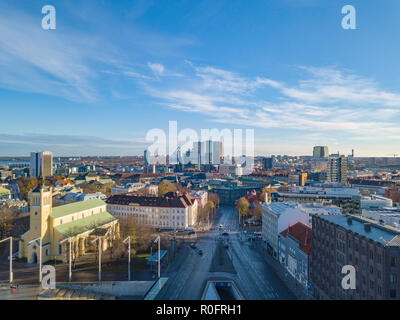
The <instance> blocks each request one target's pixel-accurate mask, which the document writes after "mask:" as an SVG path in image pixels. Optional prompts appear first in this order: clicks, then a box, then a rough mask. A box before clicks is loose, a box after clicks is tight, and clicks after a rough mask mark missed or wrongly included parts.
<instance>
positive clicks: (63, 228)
mask: <svg viewBox="0 0 400 320" xmlns="http://www.w3.org/2000/svg"><path fill="white" fill-rule="evenodd" d="M89 201H91V200H89ZM83 202H86V201H83ZM114 220H116V218H114V217H113V216H112V215H111V214H110V213H108V212H107V211H104V212H101V213H98V214H94V215H92V216H89V217H86V218H83V219H78V220H75V221H72V222H68V223H65V224H60V225H58V226H56V227H54V228H55V229H56V230H57V231H58V232H59V233H61V234H62V235H64V236H68V237H72V236H76V235H78V234H81V233H84V232H87V231H90V230H93V229H96V228H99V227H101V226H103V225H105V224H107V223H110V222H112V221H114Z"/></svg>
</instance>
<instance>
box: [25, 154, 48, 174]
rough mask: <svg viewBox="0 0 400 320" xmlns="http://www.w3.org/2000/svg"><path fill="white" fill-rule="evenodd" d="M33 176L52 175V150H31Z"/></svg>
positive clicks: (30, 172) (31, 171) (31, 172)
mask: <svg viewBox="0 0 400 320" xmlns="http://www.w3.org/2000/svg"><path fill="white" fill-rule="evenodd" d="M29 174H30V177H31V178H39V177H41V176H42V177H43V178H45V177H51V176H52V175H53V154H52V153H51V152H50V151H43V152H31V160H30V170H29Z"/></svg>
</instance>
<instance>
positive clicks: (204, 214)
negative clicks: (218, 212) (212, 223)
mask: <svg viewBox="0 0 400 320" xmlns="http://www.w3.org/2000/svg"><path fill="white" fill-rule="evenodd" d="M214 209H215V205H214V202H212V201H208V202H207V203H206V205H205V206H204V207H203V208H200V209H199V215H198V221H199V222H209V219H210V213H211V212H212V211H213V210H214Z"/></svg>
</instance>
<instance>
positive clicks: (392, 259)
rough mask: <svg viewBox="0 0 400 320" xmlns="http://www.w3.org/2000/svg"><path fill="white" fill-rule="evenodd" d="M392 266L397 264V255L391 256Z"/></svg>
mask: <svg viewBox="0 0 400 320" xmlns="http://www.w3.org/2000/svg"><path fill="white" fill-rule="evenodd" d="M390 266H391V267H395V266H396V257H391V258H390Z"/></svg>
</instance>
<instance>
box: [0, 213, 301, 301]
mask: <svg viewBox="0 0 400 320" xmlns="http://www.w3.org/2000/svg"><path fill="white" fill-rule="evenodd" d="M219 211H220V212H219V215H218V216H217V218H216V220H215V223H214V225H213V228H212V230H210V231H205V232H197V237H195V238H192V239H188V238H187V237H186V240H185V242H184V243H183V244H182V245H181V246H180V250H179V252H178V253H177V255H176V256H175V258H174V259H173V260H172V261H171V262H170V264H169V265H168V266H167V268H163V269H162V274H161V276H162V277H168V278H169V279H168V282H167V283H166V285H165V286H164V287H163V288H162V290H161V292H160V293H159V295H158V296H157V299H167V300H183V299H189V300H198V299H200V298H201V295H202V293H203V290H204V287H205V285H206V283H207V281H208V280H212V279H229V280H233V281H234V282H235V284H236V286H237V287H238V289H239V291H240V293H241V295H242V296H243V298H244V299H251V300H265V299H267V300H268V299H295V297H294V295H293V294H292V293H291V292H290V291H289V290H288V289H287V287H286V286H285V284H284V283H283V282H282V281H281V280H280V279H279V278H278V277H277V276H276V275H275V273H274V271H273V270H272V269H271V268H270V267H269V266H268V265H267V264H266V262H265V261H264V259H263V257H262V256H261V254H260V252H259V251H257V250H255V249H253V248H252V242H251V241H246V240H241V239H240V237H239V234H240V233H239V230H238V217H237V211H236V209H235V208H234V207H220V208H219ZM219 225H222V226H223V230H225V231H226V232H227V233H228V234H229V236H223V238H224V239H225V240H224V241H228V242H229V248H228V249H225V248H222V250H221V248H220V249H218V248H217V247H218V243H221V242H220V241H219V240H218V237H219V236H220V234H221V232H220V231H219V230H218V226H219ZM196 239H197V240H196ZM194 241H195V242H196V245H197V249H192V248H191V247H190V243H192V242H194ZM14 246H15V247H14V248H16V243H15V244H14ZM220 246H221V245H220ZM7 247H8V246H6V247H5V248H4V249H5V251H4V252H3V255H2V257H0V282H3V283H6V282H7V279H8V275H9V273H8V271H9V270H8V263H9V262H8V259H7V256H8V251H7ZM199 249H201V250H202V251H203V254H202V255H200V254H199V253H198V250H199ZM221 255H222V256H223V257H220V256H221ZM92 259H94V256H93V255H92V257H91V258H90V257H85V259H83V260H84V261H82V267H77V269H74V270H73V281H74V282H79V281H85V282H86V281H93V282H96V281H97V280H98V274H97V269H96V267H93V262H94V261H92V266H91V267H85V265H86V266H87V262H88V260H92ZM222 260H223V263H221V261H222ZM103 267H104V266H103ZM118 269H119V270H118V271H117V270H114V271H111V270H110V271H106V270H104V272H103V280H106V281H116V280H126V277H127V275H126V271H125V265H124V266H122V269H121V268H118ZM56 273H57V276H56V279H57V282H59V281H61V282H65V281H68V265H65V264H64V265H57V266H56ZM38 275H39V270H38V266H37V265H27V264H18V263H14V283H15V284H35V283H38ZM133 279H134V280H151V272H150V271H149V270H147V271H145V270H143V271H140V272H138V271H134V272H132V280H133Z"/></svg>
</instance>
